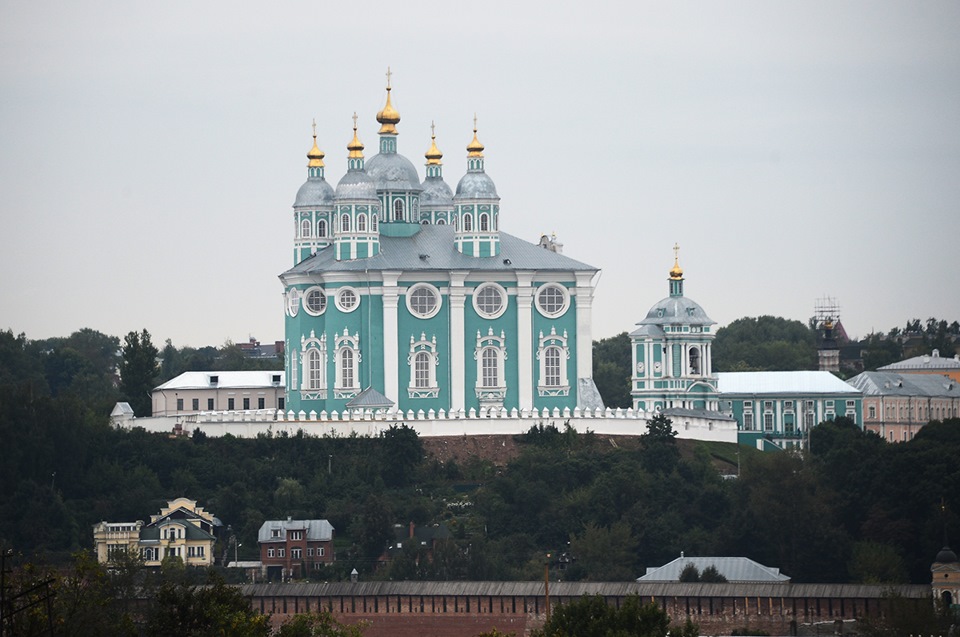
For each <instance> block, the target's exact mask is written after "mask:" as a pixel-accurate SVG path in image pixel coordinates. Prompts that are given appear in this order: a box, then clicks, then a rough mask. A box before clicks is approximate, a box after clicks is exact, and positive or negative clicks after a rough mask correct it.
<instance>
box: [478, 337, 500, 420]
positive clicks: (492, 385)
mask: <svg viewBox="0 0 960 637" xmlns="http://www.w3.org/2000/svg"><path fill="white" fill-rule="evenodd" d="M506 341H507V336H506V334H505V333H504V332H503V331H502V330H501V331H500V336H496V335H495V334H494V333H493V328H492V327H490V328H487V335H486V336H483V335H481V334H480V331H479V330H478V331H477V346H476V348H475V349H474V352H473V359H474V360H475V361H477V382H476V393H477V398H479V399H480V407H481V408H488V409H489V408H490V407H499V406H501V405H503V399H504V398H506V396H507V385H506V378H505V377H504V361H506V359H507V346H506ZM485 368H486V374H485V373H484V371H485Z"/></svg>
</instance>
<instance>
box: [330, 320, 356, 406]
mask: <svg viewBox="0 0 960 637" xmlns="http://www.w3.org/2000/svg"><path fill="white" fill-rule="evenodd" d="M335 346H336V354H335V355H336V362H337V365H336V368H337V378H336V386H335V387H334V397H335V398H353V397H354V396H356V395H357V390H358V389H359V380H360V360H361V356H360V335H359V334H353V335H352V336H351V335H350V333H349V332H348V331H347V328H343V334H338V335H337V338H336V343H335Z"/></svg>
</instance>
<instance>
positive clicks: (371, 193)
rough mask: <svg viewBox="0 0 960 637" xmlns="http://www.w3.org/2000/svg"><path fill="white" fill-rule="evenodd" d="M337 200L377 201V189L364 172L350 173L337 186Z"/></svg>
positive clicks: (352, 171) (355, 171)
mask: <svg viewBox="0 0 960 637" xmlns="http://www.w3.org/2000/svg"><path fill="white" fill-rule="evenodd" d="M336 198H337V199H373V200H374V201H378V199H377V187H376V185H374V183H373V180H372V179H370V176H369V175H367V173H365V172H363V171H362V170H351V171H348V172H347V174H345V175H344V176H343V177H342V178H341V179H340V182H339V183H338V184H337V193H336Z"/></svg>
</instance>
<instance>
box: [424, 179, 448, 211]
mask: <svg viewBox="0 0 960 637" xmlns="http://www.w3.org/2000/svg"><path fill="white" fill-rule="evenodd" d="M422 187H423V192H422V193H420V208H421V209H422V208H426V207H427V206H431V207H435V208H452V207H453V192H451V190H450V186H448V185H447V182H445V181H444V180H443V178H442V177H427V178H426V179H424V180H423V186H422Z"/></svg>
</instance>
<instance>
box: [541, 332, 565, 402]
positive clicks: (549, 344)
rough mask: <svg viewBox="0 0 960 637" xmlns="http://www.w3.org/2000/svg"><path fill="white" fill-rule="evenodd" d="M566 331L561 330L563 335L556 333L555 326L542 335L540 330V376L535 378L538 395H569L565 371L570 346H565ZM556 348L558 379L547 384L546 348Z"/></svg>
mask: <svg viewBox="0 0 960 637" xmlns="http://www.w3.org/2000/svg"><path fill="white" fill-rule="evenodd" d="M567 342H568V339H567V331H566V330H564V331H563V336H561V335H559V334H557V328H556V327H551V328H550V334H548V335H546V336H544V335H543V332H542V331H541V332H540V343H539V346H538V347H537V360H538V361H540V376H539V378H538V380H537V394H538V395H539V396H569V395H570V377H569V376H568V372H567V360H568V359H569V358H570V348H569V347H568V346H567ZM551 348H554V349H556V350H558V352H559V355H560V361H559V362H560V370H559V376H560V378H559V380H560V382H559V383H558V384H556V385H548V384H547V382H546V381H547V360H546V356H545V354H546V352H547V350H548V349H551Z"/></svg>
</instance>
